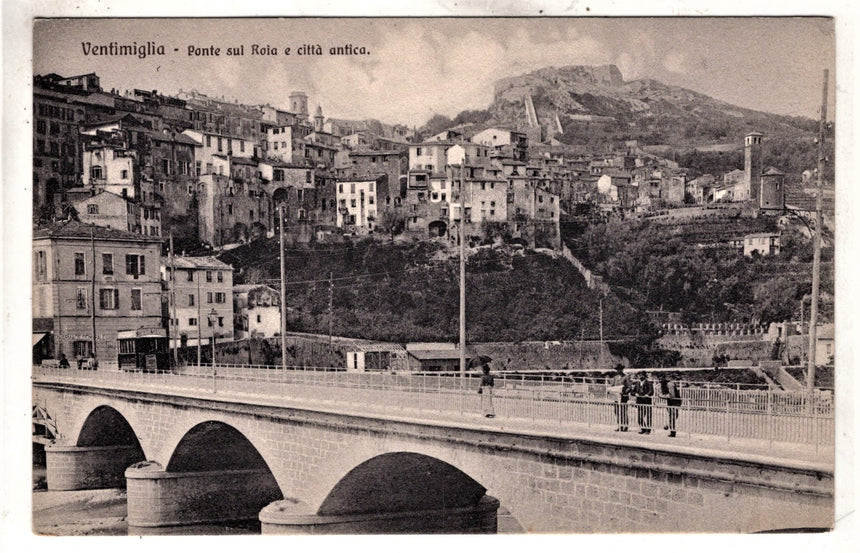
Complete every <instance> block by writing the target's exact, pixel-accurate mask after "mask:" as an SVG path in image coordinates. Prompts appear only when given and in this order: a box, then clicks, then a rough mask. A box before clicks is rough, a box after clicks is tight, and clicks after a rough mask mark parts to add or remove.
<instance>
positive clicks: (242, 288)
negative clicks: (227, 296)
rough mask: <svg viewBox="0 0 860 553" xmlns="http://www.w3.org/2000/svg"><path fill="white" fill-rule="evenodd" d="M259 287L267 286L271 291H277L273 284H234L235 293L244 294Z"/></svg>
mask: <svg viewBox="0 0 860 553" xmlns="http://www.w3.org/2000/svg"><path fill="white" fill-rule="evenodd" d="M258 288H266V289H268V290H269V291H271V292H277V290H275V289H274V288H272V287H271V286H266V285H265V284H235V285H233V293H234V294H235V293H237V292H238V293H240V294H243V293H245V292H250V291H251V290H257V289H258Z"/></svg>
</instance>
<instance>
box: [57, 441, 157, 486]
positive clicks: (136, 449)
mask: <svg viewBox="0 0 860 553" xmlns="http://www.w3.org/2000/svg"><path fill="white" fill-rule="evenodd" d="M139 461H143V452H142V451H141V450H140V446H138V445H107V446H70V445H59V444H48V445H46V446H45V472H46V479H47V484H48V489H49V490H56V491H67V490H93V489H99V488H124V487H125V482H126V481H125V469H126V468H127V467H128V466H130V465H133V464H134V463H137V462H139Z"/></svg>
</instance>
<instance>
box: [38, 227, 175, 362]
mask: <svg viewBox="0 0 860 553" xmlns="http://www.w3.org/2000/svg"><path fill="white" fill-rule="evenodd" d="M160 264H161V238H159V237H154V236H143V235H140V234H132V233H129V232H126V231H125V230H119V229H109V228H104V227H99V226H95V225H90V224H86V223H82V222H80V221H74V220H68V221H61V222H58V223H53V224H51V225H49V226H46V227H44V228H40V229H37V230H35V231H34V233H33V308H32V311H33V313H32V314H33V332H34V337H33V340H34V344H35V343H36V341H37V339H38V341H44V340H47V343H48V347H47V348H45V351H46V352H47V353H48V355H49V356H51V357H55V358H57V357H58V356H59V354H60V353H64V354H65V355H66V357H68V358H69V360H70V361H71V362H72V363H74V360H75V359H76V358H84V359H86V358H89V357H90V355H91V354H94V355H95V357H96V358H97V359H98V361H99V364H100V366H101V367H102V368H110V367H111V366H115V365H116V359H117V354H118V349H117V348H118V344H117V334H118V333H119V332H123V331H138V330H141V329H147V330H149V329H158V330H159V331H162V319H161V277H160V275H159V271H158V268H159V266H160Z"/></svg>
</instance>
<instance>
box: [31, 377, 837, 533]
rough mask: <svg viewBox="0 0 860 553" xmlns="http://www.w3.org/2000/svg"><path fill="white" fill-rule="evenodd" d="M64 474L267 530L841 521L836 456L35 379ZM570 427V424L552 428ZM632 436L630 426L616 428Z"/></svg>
mask: <svg viewBox="0 0 860 553" xmlns="http://www.w3.org/2000/svg"><path fill="white" fill-rule="evenodd" d="M33 394H34V403H35V404H37V405H40V406H42V407H43V408H44V409H45V410H46V411H47V412H48V413H50V415H51V417H52V418H53V419H54V421H55V422H56V425H57V432H58V436H57V439H56V440H54V442H53V443H51V444H49V445H47V446H46V459H47V481H48V487H49V489H54V490H71V489H86V488H100V487H117V486H126V487H127V496H128V523H129V525H130V527H132V529H133V530H138V531H140V532H148V531H151V530H146V529H148V528H149V529H152V528H158V527H163V526H172V525H182V524H194V523H201V522H216V521H226V520H237V519H249V518H250V519H256V518H259V520H260V521H261V522H262V531H263V533H368V532H388V533H393V532H494V531H495V530H496V525H497V510H498V509H499V507H500V506H501V507H503V508H504V509H506V510H507V511H509V512H510V513H511V515H512V516H513V517H514V518H515V519H516V520H517V522H518V523H519V524H520V525H521V526H522V528H523V530H524V531H527V532H616V531H623V532H638V531H643V532H644V531H647V532H677V531H679V530H683V531H689V532H758V531H771V530H784V529H798V528H830V527H832V525H833V512H834V505H833V472H832V469H828V467H830V466H832V464H827V463H816V462H810V461H800V460H795V461H787V460H784V459H783V460H780V459H776V458H773V457H768V456H762V455H753V454H740V453H737V452H735V453H731V452H726V451H723V452H722V453H716V452H714V451H702V450H701V448H694V447H690V446H685V445H683V444H674V443H673V444H671V445H670V444H660V443H653V442H652V443H649V442H643V441H642V440H636V439H635V438H636V437H635V436H624V437H623V438H616V437H615V436H612V435H607V436H601V437H594V436H588V435H587V434H579V435H559V434H562V433H561V432H548V431H537V430H534V429H528V428H525V427H518V426H517V425H514V424H510V425H509V424H506V423H505V422H504V421H502V420H499V419H495V420H487V419H483V418H481V417H474V418H467V419H466V420H462V421H454V422H452V421H444V420H443V421H433V420H429V418H428V417H421V418H410V417H408V416H404V415H397V416H383V415H378V414H374V415H372V416H369V415H362V414H360V413H354V412H338V410H335V409H325V408H322V407H313V406H311V407H308V406H284V405H283V404H281V405H277V406H275V405H267V404H265V403H263V402H261V401H256V400H250V399H248V400H243V399H236V398H225V397H218V396H216V395H215V394H211V395H205V394H198V395H195V394H190V393H185V392H175V391H174V392H171V391H170V390H164V391H153V390H128V389H109V388H105V387H99V386H95V385H91V384H88V383H68V382H57V381H54V382H52V381H38V380H37V381H36V382H34V392H33ZM553 434H554V435H553ZM616 436H617V435H616Z"/></svg>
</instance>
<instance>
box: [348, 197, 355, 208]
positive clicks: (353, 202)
mask: <svg viewBox="0 0 860 553" xmlns="http://www.w3.org/2000/svg"><path fill="white" fill-rule="evenodd" d="M349 203H350V204H351V205H352V207H355V198H353V199H351V200H350V201H349Z"/></svg>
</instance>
